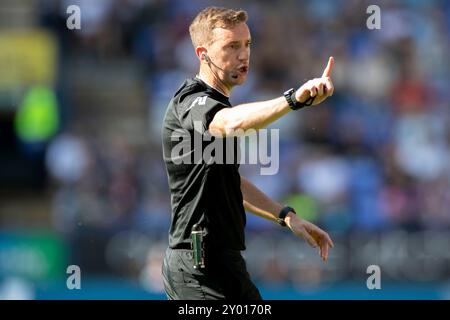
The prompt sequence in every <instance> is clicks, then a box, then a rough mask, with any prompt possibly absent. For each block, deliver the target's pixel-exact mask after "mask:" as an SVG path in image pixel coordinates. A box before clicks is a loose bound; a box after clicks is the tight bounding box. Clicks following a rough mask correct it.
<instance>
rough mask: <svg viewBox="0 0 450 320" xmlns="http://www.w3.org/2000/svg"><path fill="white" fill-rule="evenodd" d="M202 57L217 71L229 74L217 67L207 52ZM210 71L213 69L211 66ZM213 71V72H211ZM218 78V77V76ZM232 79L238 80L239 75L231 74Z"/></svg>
mask: <svg viewBox="0 0 450 320" xmlns="http://www.w3.org/2000/svg"><path fill="white" fill-rule="evenodd" d="M202 57H203V59H205V60H206V62H208V63H211V64H212V65H213V66H214V67H216V68H217V69H219V70H220V71H223V72H225V73H228V72H227V71H225V70H224V69H222V68H220V67H219V66H218V65H216V64H215V63H214V62H213V61H212V60H211V58H210V57H209V56H208V55H207V54H206V53H205V52H203V53H202ZM209 68H210V69H211V66H210V67H209ZM211 71H212V70H211ZM216 76H217V75H216ZM231 77H232V78H233V79H237V78H238V76H237V74H233V73H232V74H231Z"/></svg>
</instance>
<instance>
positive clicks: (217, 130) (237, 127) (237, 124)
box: [209, 115, 244, 137]
mask: <svg viewBox="0 0 450 320" xmlns="http://www.w3.org/2000/svg"><path fill="white" fill-rule="evenodd" d="M209 132H210V133H211V134H212V135H214V136H220V137H234V136H239V135H242V134H243V133H244V128H243V122H242V121H239V120H233V119H227V117H226V116H224V115H219V116H217V115H216V117H214V119H213V121H212V122H211V124H210V125H209Z"/></svg>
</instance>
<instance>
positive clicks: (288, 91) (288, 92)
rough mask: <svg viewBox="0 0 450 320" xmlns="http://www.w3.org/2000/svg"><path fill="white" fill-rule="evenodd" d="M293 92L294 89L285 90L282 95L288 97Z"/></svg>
mask: <svg viewBox="0 0 450 320" xmlns="http://www.w3.org/2000/svg"><path fill="white" fill-rule="evenodd" d="M293 91H294V89H292V88H291V89H289V90H286V91H285V92H284V95H288V94H289V95H290V94H291V93H292V92H293Z"/></svg>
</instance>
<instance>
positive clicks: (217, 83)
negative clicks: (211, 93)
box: [198, 68, 231, 97]
mask: <svg viewBox="0 0 450 320" xmlns="http://www.w3.org/2000/svg"><path fill="white" fill-rule="evenodd" d="M206 69H207V68H206ZM198 77H199V78H200V79H201V80H202V81H203V82H205V83H206V84H207V85H208V86H210V87H211V88H213V89H215V90H217V91H219V92H220V93H221V94H223V95H224V96H226V97H230V93H231V88H229V87H228V86H226V85H225V84H224V82H223V81H222V80H221V79H220V78H219V76H218V74H217V73H215V72H213V71H212V70H211V69H209V70H208V69H207V70H205V68H200V72H199V73H198Z"/></svg>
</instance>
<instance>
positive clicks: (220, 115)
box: [209, 57, 334, 136]
mask: <svg viewBox="0 0 450 320" xmlns="http://www.w3.org/2000/svg"><path fill="white" fill-rule="evenodd" d="M333 65H334V58H333V57H330V59H329V60H328V64H327V66H326V68H325V70H324V71H323V74H322V77H321V78H315V79H312V80H309V81H308V82H306V83H305V84H303V85H302V86H301V87H300V88H299V89H297V91H296V92H295V99H296V100H297V101H298V102H301V103H303V102H305V101H308V100H309V99H310V98H314V100H313V103H312V105H316V104H319V103H321V102H322V101H324V100H325V99H326V98H327V97H329V96H331V95H332V94H333V91H334V86H333V83H332V81H331V72H332V70H333ZM289 111H291V108H290V107H289V104H288V103H287V101H286V99H285V98H284V97H278V98H275V99H272V100H266V101H261V102H253V103H246V104H240V105H237V106H235V107H233V108H224V109H222V110H220V111H219V112H217V113H216V114H215V116H214V118H213V120H212V121H211V123H210V125H209V131H210V132H211V134H213V135H217V136H229V135H233V133H234V132H235V131H236V130H239V129H241V130H247V129H261V128H264V127H266V126H268V125H269V124H270V123H272V122H274V121H276V120H277V119H279V118H280V117H282V116H284V115H286V114H287V113H288V112H289Z"/></svg>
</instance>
